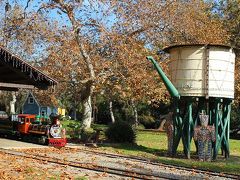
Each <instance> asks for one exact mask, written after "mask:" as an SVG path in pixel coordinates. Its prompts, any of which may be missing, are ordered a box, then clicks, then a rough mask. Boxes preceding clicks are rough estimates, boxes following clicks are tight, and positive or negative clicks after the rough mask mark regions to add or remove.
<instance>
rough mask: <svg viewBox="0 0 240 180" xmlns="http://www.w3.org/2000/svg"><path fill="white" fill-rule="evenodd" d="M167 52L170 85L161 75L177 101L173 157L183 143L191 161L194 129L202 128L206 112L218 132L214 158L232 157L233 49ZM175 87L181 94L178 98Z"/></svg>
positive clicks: (182, 48)
mask: <svg viewBox="0 0 240 180" xmlns="http://www.w3.org/2000/svg"><path fill="white" fill-rule="evenodd" d="M164 51H165V52H167V53H169V55H170V62H169V78H170V81H169V82H168V81H166V79H165V80H164V78H166V77H164V78H163V77H162V76H161V74H160V73H159V74H160V76H161V77H162V79H163V81H165V85H166V86H167V89H168V90H169V92H170V94H171V96H172V97H173V105H174V121H173V123H174V141H173V143H174V145H173V146H174V147H173V155H174V154H176V150H177V147H178V144H179V141H180V139H182V142H183V146H184V154H185V156H186V157H187V158H190V144H191V140H192V137H193V132H194V127H195V125H197V124H199V114H200V113H201V112H205V113H206V114H207V115H209V124H210V125H214V126H215V130H216V142H215V143H214V147H213V158H214V159H215V158H216V157H217V154H218V152H219V149H221V150H222V153H223V154H224V155H225V157H226V158H227V157H229V128H230V112H231V102H232V100H233V98H234V68H235V53H234V51H233V49H232V48H231V47H229V46H225V45H204V44H196V45H175V46H170V47H167V48H165V49H164ZM150 60H151V59H150ZM152 62H153V61H152ZM155 63H156V62H155ZM155 63H154V65H155V67H156V68H157V70H158V72H159V69H158V68H159V66H158V64H155ZM157 66H158V67H157ZM160 69H161V68H160ZM163 75H164V73H163ZM167 80H168V79H167ZM171 83H172V85H173V87H174V88H176V91H177V92H178V94H176V93H175V95H174V93H173V92H174V91H175V90H174V89H173V88H172V87H171V86H169V84H171ZM173 90H174V91H173ZM171 91H172V92H171Z"/></svg>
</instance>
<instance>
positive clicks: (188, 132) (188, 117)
mask: <svg viewBox="0 0 240 180" xmlns="http://www.w3.org/2000/svg"><path fill="white" fill-rule="evenodd" d="M192 134H193V118H192V99H188V100H187V110H186V114H185V116H184V120H183V133H182V142H183V149H184V154H185V156H186V158H188V159H190V145H191V138H192Z"/></svg>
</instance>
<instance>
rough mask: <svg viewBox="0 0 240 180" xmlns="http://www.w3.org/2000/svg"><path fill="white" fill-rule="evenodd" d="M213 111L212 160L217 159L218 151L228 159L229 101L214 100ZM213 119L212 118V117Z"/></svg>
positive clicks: (225, 99)
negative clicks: (213, 139)
mask: <svg viewBox="0 0 240 180" xmlns="http://www.w3.org/2000/svg"><path fill="white" fill-rule="evenodd" d="M215 101H216V103H215V110H214V111H213V114H214V116H215V117H214V119H215V122H214V124H215V131H216V132H215V133H216V136H215V137H216V142H215V145H214V151H213V159H216V158H217V155H218V152H219V149H220V148H221V150H222V154H223V155H224V156H225V158H228V157H229V154H230V150H229V130H230V127H229V126H230V113H231V99H227V98H224V99H223V100H222V102H220V100H219V99H216V100H215ZM212 117H213V116H212Z"/></svg>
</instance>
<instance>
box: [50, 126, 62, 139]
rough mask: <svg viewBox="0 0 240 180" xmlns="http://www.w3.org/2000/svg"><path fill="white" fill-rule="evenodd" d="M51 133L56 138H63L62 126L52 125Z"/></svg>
mask: <svg viewBox="0 0 240 180" xmlns="http://www.w3.org/2000/svg"><path fill="white" fill-rule="evenodd" d="M50 134H51V136H52V137H54V138H61V128H60V126H58V125H52V126H51V128H50Z"/></svg>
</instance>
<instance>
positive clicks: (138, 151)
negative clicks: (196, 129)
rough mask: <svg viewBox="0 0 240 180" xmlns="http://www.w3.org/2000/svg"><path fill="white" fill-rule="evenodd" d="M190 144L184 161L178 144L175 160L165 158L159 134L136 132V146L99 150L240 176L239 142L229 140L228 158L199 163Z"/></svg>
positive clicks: (108, 147)
mask: <svg viewBox="0 0 240 180" xmlns="http://www.w3.org/2000/svg"><path fill="white" fill-rule="evenodd" d="M193 144H194V143H192V147H191V151H192V152H191V155H192V159H190V160H189V159H185V158H184V156H183V152H182V151H183V146H182V144H181V142H180V145H179V147H178V155H177V157H176V158H171V157H167V137H166V135H165V133H161V132H147V131H138V132H137V144H136V145H130V144H109V145H103V146H102V147H101V149H103V150H106V151H111V152H115V153H119V154H125V155H133V156H138V157H144V158H150V159H152V160H154V161H158V162H162V163H166V164H171V165H179V166H184V167H192V168H199V169H204V170H211V171H215V172H222V173H232V174H239V175H240V141H239V140H230V153H231V155H230V158H229V159H227V160H226V159H224V158H223V157H222V156H221V155H219V156H218V158H217V160H216V161H214V162H199V161H198V160H197V156H196V154H195V146H194V145H193Z"/></svg>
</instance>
